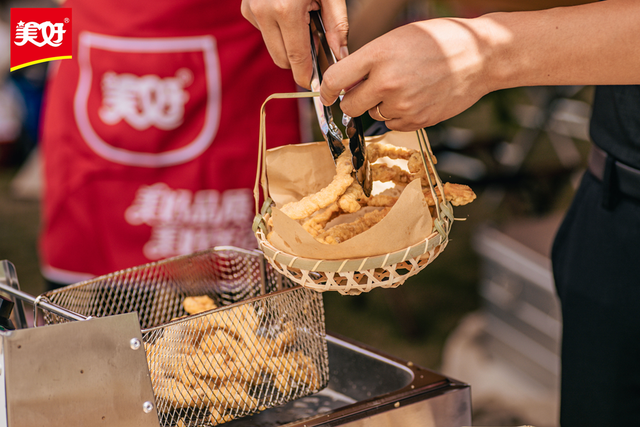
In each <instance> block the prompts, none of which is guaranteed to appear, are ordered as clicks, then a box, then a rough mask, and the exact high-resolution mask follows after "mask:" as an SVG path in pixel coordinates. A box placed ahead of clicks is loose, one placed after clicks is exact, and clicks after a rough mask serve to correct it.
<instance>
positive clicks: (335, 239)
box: [316, 208, 390, 245]
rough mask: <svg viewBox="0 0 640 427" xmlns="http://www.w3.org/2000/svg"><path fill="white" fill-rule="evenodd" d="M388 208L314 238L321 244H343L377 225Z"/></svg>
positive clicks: (332, 228)
mask: <svg viewBox="0 0 640 427" xmlns="http://www.w3.org/2000/svg"><path fill="white" fill-rule="evenodd" d="M389 209H390V208H384V209H380V210H376V211H372V212H369V213H366V214H364V215H363V216H361V217H360V218H358V219H356V220H355V221H353V222H349V223H346V224H338V225H336V226H333V227H331V228H330V229H328V230H327V231H325V232H324V233H322V234H320V235H319V236H317V237H316V240H318V241H319V242H321V243H327V244H330V245H335V244H338V243H340V242H344V241H346V240H348V239H350V238H352V237H354V236H357V235H358V234H360V233H362V232H363V231H366V230H368V229H369V228H371V227H373V226H374V225H375V224H377V223H379V222H380V221H381V220H382V218H384V217H385V215H387V212H389Z"/></svg>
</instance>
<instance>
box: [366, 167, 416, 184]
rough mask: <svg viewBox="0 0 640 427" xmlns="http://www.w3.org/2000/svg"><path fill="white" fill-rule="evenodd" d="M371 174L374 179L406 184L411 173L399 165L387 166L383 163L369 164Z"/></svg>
mask: <svg viewBox="0 0 640 427" xmlns="http://www.w3.org/2000/svg"><path fill="white" fill-rule="evenodd" d="M371 176H372V179H373V180H374V181H380V182H394V183H396V184H408V183H410V182H411V178H412V177H411V173H410V172H407V171H406V170H404V169H402V168H401V167H399V166H396V165H393V166H387V165H385V164H375V165H371Z"/></svg>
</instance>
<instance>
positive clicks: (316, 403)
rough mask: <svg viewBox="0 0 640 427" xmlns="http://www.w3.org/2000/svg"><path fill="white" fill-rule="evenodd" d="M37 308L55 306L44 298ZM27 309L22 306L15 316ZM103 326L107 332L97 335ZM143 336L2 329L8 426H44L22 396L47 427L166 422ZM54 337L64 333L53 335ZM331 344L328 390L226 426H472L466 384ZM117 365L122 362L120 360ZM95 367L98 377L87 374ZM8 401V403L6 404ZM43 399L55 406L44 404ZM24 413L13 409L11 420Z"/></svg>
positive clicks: (121, 322) (102, 322)
mask: <svg viewBox="0 0 640 427" xmlns="http://www.w3.org/2000/svg"><path fill="white" fill-rule="evenodd" d="M0 273H1V271H0ZM14 275H15V272H14ZM5 276H6V277H5V278H4V279H3V278H2V277H1V274H0V282H4V284H5V285H6V284H11V283H12V282H15V285H17V279H16V278H15V277H14V278H11V277H10V276H11V272H9V274H8V275H7V272H6V271H5ZM18 292H19V291H18ZM39 303H40V304H43V305H47V304H48V303H47V302H46V301H40V302H39ZM19 311H20V310H19V309H16V314H19ZM51 312H52V313H55V307H53V308H51ZM18 317H19V316H18ZM64 328H66V330H63V329H64ZM80 328H82V329H80ZM95 330H100V331H101V332H100V333H99V334H96V333H94V331H95ZM140 330H141V329H140V323H139V320H138V318H137V316H136V315H135V314H133V313H131V314H127V315H115V316H108V317H104V318H95V319H90V320H88V321H84V322H71V323H63V324H59V325H51V326H47V327H46V328H31V329H24V330H17V331H13V332H9V333H2V332H0V338H2V340H1V342H2V344H3V350H2V358H0V359H2V361H4V360H5V359H6V358H7V357H10V358H11V359H12V360H13V361H14V362H15V361H16V360H20V362H21V363H22V365H20V366H21V368H20V370H19V372H20V375H14V379H13V380H12V383H10V384H9V383H8V384H7V385H6V386H5V387H0V388H1V389H2V390H1V393H0V426H11V427H14V426H23V425H24V426H27V425H28V426H34V425H38V424H37V423H35V422H33V419H28V421H26V422H25V419H24V418H23V419H11V416H12V414H11V413H12V408H14V407H15V405H16V402H15V399H14V398H20V399H18V400H21V402H19V403H20V404H21V405H22V407H21V409H22V410H21V413H22V415H23V416H24V415H25V414H26V415H29V416H34V414H36V415H38V416H41V417H45V418H41V420H42V419H47V420H48V421H47V422H46V425H48V426H63V425H64V426H68V425H83V426H94V425H95V426H98V425H100V426H103V425H110V426H120V425H122V426H125V425H136V426H141V427H147V426H149V427H151V426H153V427H156V426H159V425H161V421H162V420H161V419H160V418H159V417H158V415H157V412H156V408H155V406H154V403H155V402H154V398H153V390H152V387H151V383H150V380H149V372H148V370H147V363H146V359H145V357H144V352H140V351H134V349H136V348H137V349H139V348H140V347H139V346H136V340H137V339H138V340H140V339H141V336H140V337H138V336H137V334H140ZM53 331H56V332H59V333H56V334H53V333H52V332H53ZM35 333H39V334H41V337H45V338H44V339H43V341H41V340H40V339H38V340H33V339H30V341H31V342H32V343H33V342H36V343H38V344H39V345H41V347H40V350H38V351H35V352H31V353H29V354H30V357H29V358H24V357H23V358H19V357H17V355H16V349H15V347H16V345H21V343H22V342H24V341H23V339H24V338H25V337H27V336H28V335H32V336H35V335H33V334H35ZM87 337H88V338H87ZM89 338H90V339H89ZM10 340H12V341H10ZM45 341H47V342H45ZM9 342H12V345H13V346H14V348H13V350H12V351H13V352H12V354H11V355H9V353H10V352H9V351H7V349H8V346H7V344H6V343H9ZM137 342H138V344H139V343H140V341H137ZM326 342H327V347H328V355H329V372H330V376H329V383H328V386H327V387H326V388H324V389H323V390H321V391H320V392H318V393H315V394H312V395H309V396H305V397H301V398H299V399H295V400H293V401H290V402H289V403H286V404H284V405H281V406H276V407H273V408H270V409H267V410H265V411H262V412H259V413H257V414H254V415H250V416H247V417H243V418H239V419H236V420H233V421H230V422H228V423H226V425H228V426H230V427H233V426H249V425H250V426H256V427H261V426H265V427H266V426H280V425H286V426H288V427H303V426H308V427H312V426H338V425H345V426H364V425H366V426H367V427H378V426H380V427H382V426H396V425H411V426H424V427H431V426H442V427H449V426H451V427H454V426H455V427H460V426H469V425H471V397H470V387H469V386H468V385H467V384H464V383H461V382H459V381H456V380H453V379H450V378H447V377H445V376H443V375H440V374H437V373H435V372H432V371H430V370H427V369H423V368H421V367H418V366H415V365H413V364H412V363H410V362H406V361H403V360H400V359H397V358H394V357H392V356H388V355H386V354H383V353H382V352H380V351H378V350H375V349H372V348H368V347H366V346H364V345H362V344H358V343H355V342H353V341H350V340H349V339H347V338H343V337H338V336H335V335H331V334H329V335H327V337H326ZM118 358H120V359H118ZM116 360H120V361H121V363H116V362H115V361H116ZM51 361H54V362H55V364H54V365H55V367H56V369H57V370H58V371H57V372H58V375H57V376H51V375H46V376H45V377H44V378H43V377H42V376H40V377H39V373H41V372H42V371H41V369H43V367H47V368H49V367H50V365H51V363H49V362H51ZM96 361H104V363H96ZM114 366H118V369H115V370H114V369H113V368H114ZM3 368H4V367H3ZM87 368H89V369H87ZM9 371H11V372H14V373H15V372H16V369H9V370H5V369H2V372H3V373H4V372H6V373H7V376H8V374H9ZM80 371H83V372H84V373H82V374H81V373H80ZM90 371H91V373H92V375H91V376H89V375H86V374H87V373H89V372H90ZM97 371H100V372H101V373H100V374H98V372H97ZM96 375H97V376H96ZM2 379H3V377H2V376H0V380H2ZM4 379H6V380H7V379H8V378H4ZM43 379H49V381H48V382H46V381H43ZM132 379H135V383H136V384H137V385H138V387H136V388H133V387H126V388H123V387H122V384H128V382H131V381H132ZM17 384H21V387H20V389H19V390H20V393H17V392H16V390H18V389H17V388H16V387H17ZM2 385H3V384H2V381H0V386H2ZM37 387H40V388H41V389H43V390H42V391H43V392H44V394H43V393H40V394H41V395H40V396H38V399H39V400H36V399H35V398H34V397H33V393H30V392H32V391H33V390H34V389H35V388H37ZM18 395H19V396H18ZM25 396H26V397H27V398H26V399H25V398H24V397H25ZM43 396H44V397H43ZM12 399H13V400H12ZM3 402H4V406H3V405H2V404H1V403H3ZM42 402H46V403H47V404H46V405H43V404H42ZM3 410H4V412H3ZM19 413H20V411H18V412H16V411H15V410H14V411H13V415H16V414H19Z"/></svg>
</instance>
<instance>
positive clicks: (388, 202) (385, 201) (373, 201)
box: [367, 194, 398, 208]
mask: <svg viewBox="0 0 640 427" xmlns="http://www.w3.org/2000/svg"><path fill="white" fill-rule="evenodd" d="M397 201H398V197H397V196H388V195H386V194H378V195H377V196H372V197H371V198H369V200H367V206H372V207H378V208H389V207H391V206H393V205H394V204H395V203H396V202H397Z"/></svg>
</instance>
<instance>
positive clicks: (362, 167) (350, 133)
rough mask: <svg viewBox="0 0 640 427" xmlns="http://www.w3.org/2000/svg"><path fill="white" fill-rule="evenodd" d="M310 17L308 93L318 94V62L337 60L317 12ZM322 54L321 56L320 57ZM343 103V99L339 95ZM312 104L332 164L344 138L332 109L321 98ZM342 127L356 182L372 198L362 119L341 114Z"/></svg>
mask: <svg viewBox="0 0 640 427" xmlns="http://www.w3.org/2000/svg"><path fill="white" fill-rule="evenodd" d="M309 13H310V15H311V23H310V24H309V30H310V32H311V34H310V36H311V57H312V60H313V76H312V78H311V90H313V91H314V92H319V91H320V84H321V83H322V70H321V68H320V60H321V59H326V66H325V69H326V68H328V67H329V66H331V65H333V64H335V63H336V62H337V61H336V57H335V56H334V55H333V52H332V51H331V48H330V47H329V43H328V42H327V37H326V35H325V30H324V25H323V23H322V18H321V16H320V12H319V11H311V12H309ZM314 36H316V37H317V38H318V41H319V44H320V46H319V47H322V49H320V48H319V49H318V50H317V51H316V47H315V41H314ZM321 53H324V58H322V55H321ZM340 99H341V100H342V96H340ZM313 103H314V106H315V108H316V114H317V116H318V122H319V124H320V130H321V132H322V135H323V136H324V139H325V140H326V141H327V143H328V144H329V150H331V155H332V156H333V160H334V161H335V160H336V159H337V158H338V157H339V156H340V154H342V153H343V152H344V150H345V147H344V144H343V143H342V140H343V139H344V136H343V134H342V132H341V131H340V129H339V128H338V126H336V124H335V123H334V121H333V114H332V112H331V107H327V106H325V105H323V104H322V102H321V101H320V98H318V97H314V98H313ZM342 124H343V125H344V126H345V130H346V132H347V137H348V138H349V149H350V150H351V162H352V163H353V169H354V175H355V176H354V178H355V179H356V180H357V181H358V183H359V184H360V186H361V187H362V190H363V191H364V194H365V195H366V196H367V197H368V196H370V195H371V187H372V179H371V165H370V164H369V161H368V159H367V150H366V146H365V142H364V129H363V127H362V120H361V118H360V117H349V116H348V115H346V114H343V115H342Z"/></svg>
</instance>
